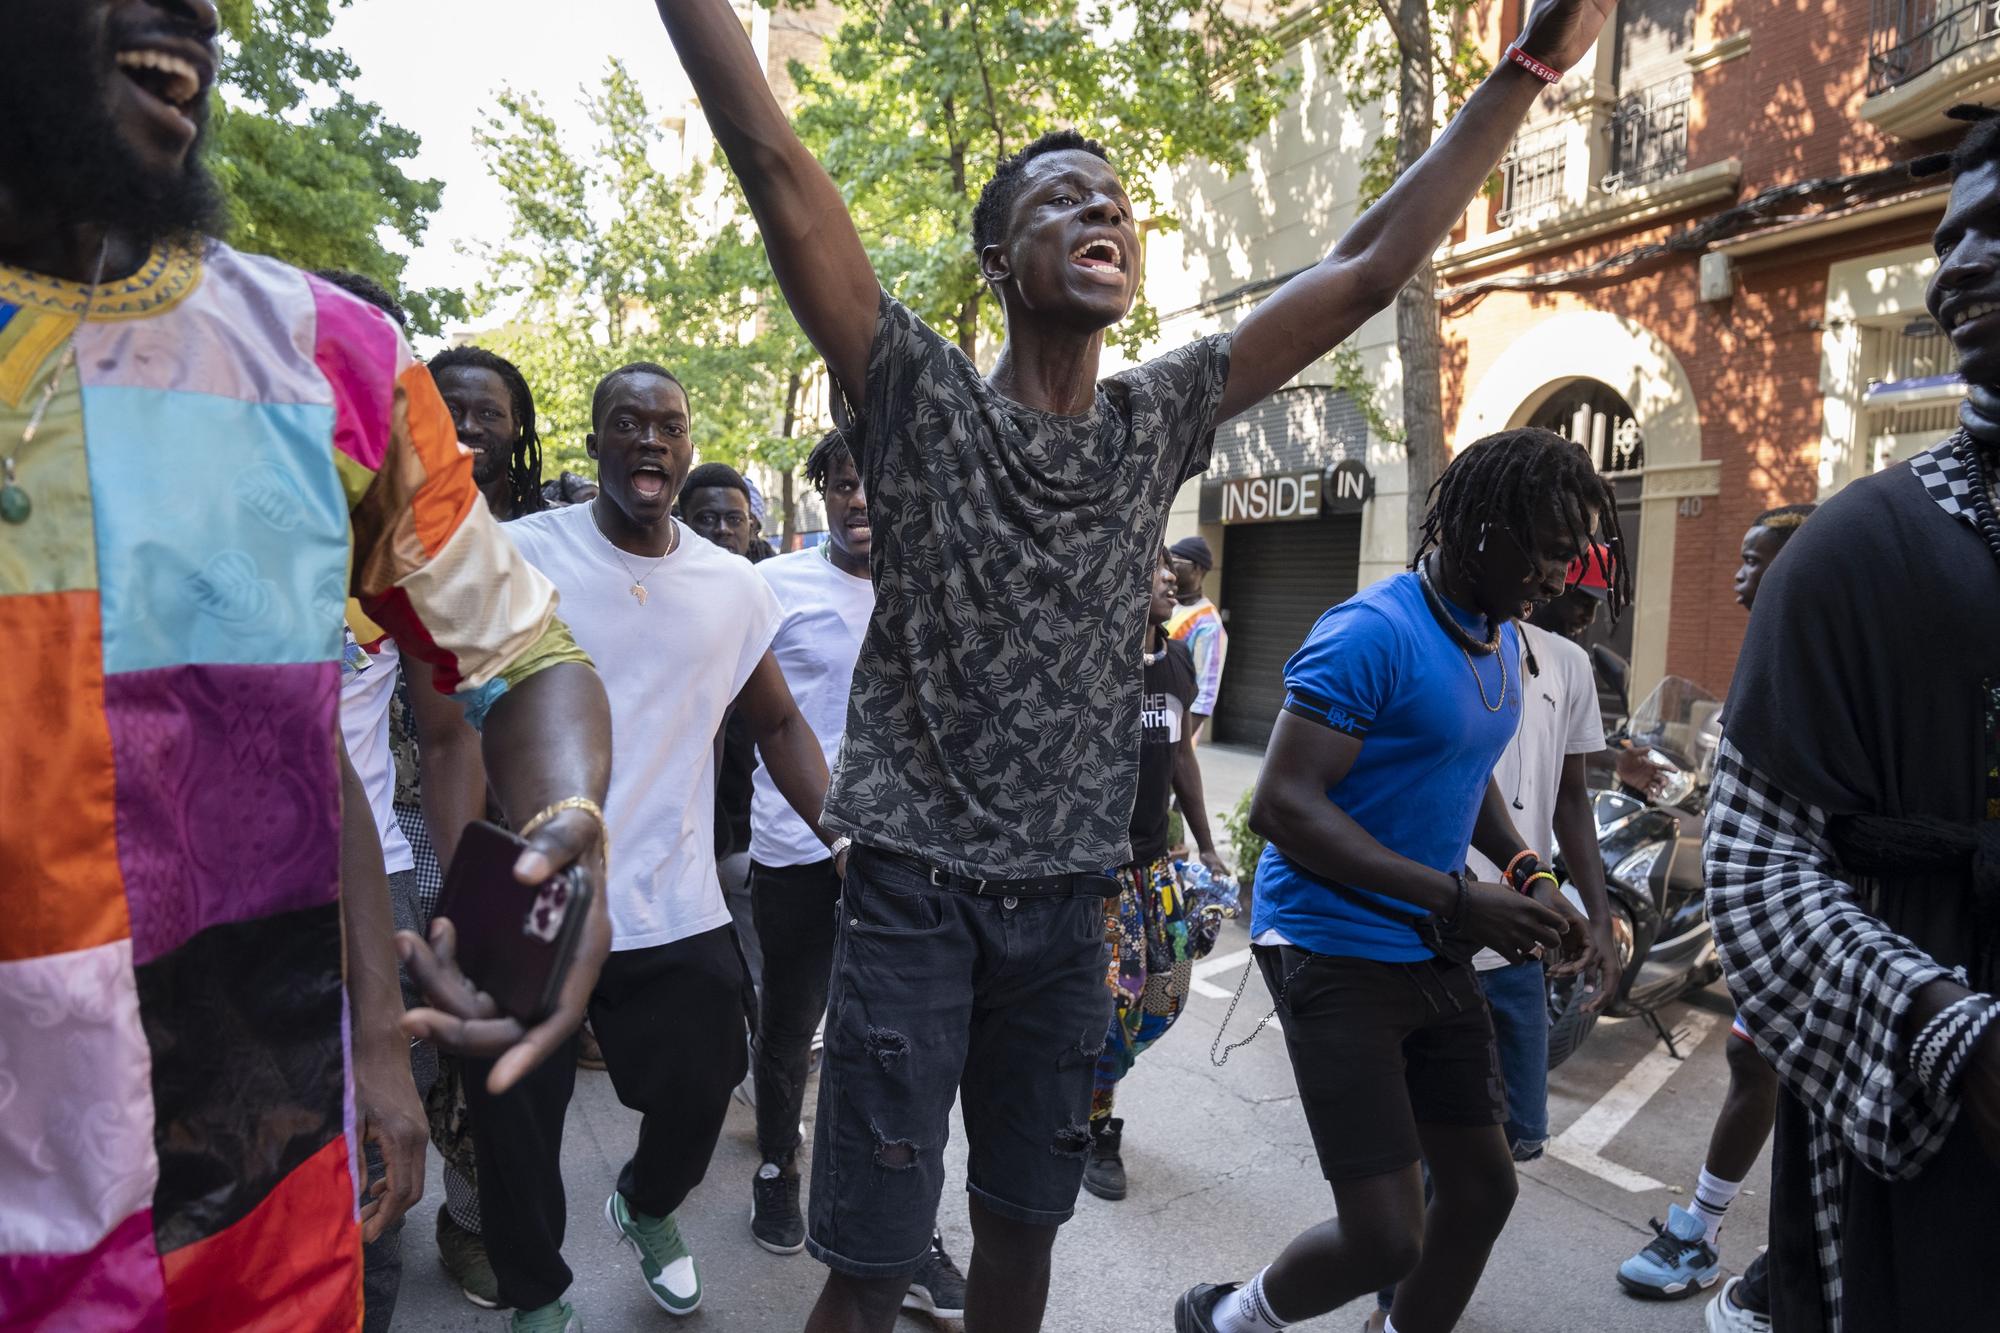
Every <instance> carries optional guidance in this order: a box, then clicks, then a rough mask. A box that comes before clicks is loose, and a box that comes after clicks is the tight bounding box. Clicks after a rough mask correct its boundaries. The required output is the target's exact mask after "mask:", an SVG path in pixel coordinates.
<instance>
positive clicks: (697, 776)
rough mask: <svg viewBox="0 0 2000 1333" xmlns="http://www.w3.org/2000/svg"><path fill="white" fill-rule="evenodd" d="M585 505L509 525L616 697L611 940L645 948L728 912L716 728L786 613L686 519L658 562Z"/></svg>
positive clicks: (609, 810)
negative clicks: (640, 589) (628, 550)
mask: <svg viewBox="0 0 2000 1333" xmlns="http://www.w3.org/2000/svg"><path fill="white" fill-rule="evenodd" d="M591 508H592V506H591V505H589V504H580V505H572V506H571V507H569V508H567V509H554V510H549V511H547V512H544V513H540V514H534V515H531V516H529V517H527V518H522V519H516V520H515V521H514V522H512V523H509V524H508V525H507V527H506V529H505V531H506V533H507V535H508V536H509V537H512V538H513V540H514V544H515V545H516V546H518V547H520V548H521V554H523V555H525V556H526V557H527V558H528V562H529V563H530V564H532V565H534V566H535V568H537V569H539V570H541V571H542V573H544V574H546V575H547V576H548V577H549V581H550V582H552V583H554V584H555V585H556V590H557V592H558V593H560V594H561V597H562V604H561V607H560V609H559V610H558V613H557V614H559V615H560V616H561V617H562V618H563V621H564V622H565V623H566V624H568V626H569V628H570V632H571V633H572V634H574V635H575V636H576V641H577V643H578V645H580V646H581V647H582V648H583V650H584V651H585V652H587V653H589V654H590V656H591V659H592V660H593V661H594V662H596V663H597V671H598V675H599V676H601V677H602V678H603V680H604V692H605V694H606V695H607V696H608V697H609V698H610V700H611V737H612V740H611V792H610V797H609V799H608V800H607V801H606V802H605V810H604V816H605V820H606V822H607V823H608V824H609V826H610V831H611V882H610V883H609V885H607V886H606V901H607V902H608V904H609V906H610V908H611V934H612V942H611V947H612V948H614V949H646V948H651V947H653V946H655V945H660V944H670V943H672V942H673V941H675V940H679V939H686V938H687V937H688V936H690V935H699V934H701V933H702V932H703V931H709V930H715V929H717V928H719V927H721V926H726V925H728V924H729V907H728V905H727V904H726V903H725V902H724V901H723V897H722V886H721V884H720V882H719V881H718V880H717V879H716V875H715V756H716V744H715V738H716V732H718V731H719V730H720V729H721V727H722V720H723V716H724V714H726V713H727V712H728V710H729V705H730V703H731V702H732V701H734V699H735V698H736V696H737V694H738V693H739V692H740V691H741V690H742V689H743V683H744V682H745V681H747V680H749V679H750V673H751V672H752V671H754V670H755V669H756V666H757V663H758V662H759V660H761V659H762V658H763V656H764V653H765V650H767V649H768V648H769V647H770V646H771V639H772V636H773V635H775V634H776V633H777V629H778V620H779V616H780V614H781V613H780V610H779V607H778V599H777V598H775V597H773V596H772V595H771V590H770V589H769V588H768V587H767V586H766V585H765V583H764V580H762V579H760V578H758V577H757V571H756V568H755V566H753V565H752V564H751V563H750V562H749V561H748V560H745V559H744V558H743V557H741V556H736V555H731V554H729V553H728V552H727V551H724V550H722V549H721V548H720V547H717V546H714V545H712V544H711V543H709V542H707V541H704V540H703V539H702V538H701V537H699V536H697V535H696V534H695V532H694V530H693V529H692V528H689V527H687V526H686V525H685V524H679V526H680V542H679V545H677V546H676V547H675V548H674V551H673V553H672V554H671V555H669V556H667V557H666V558H665V559H664V560H660V561H657V562H656V561H654V560H651V559H645V558H641V557H639V556H634V555H626V554H624V553H623V552H621V551H619V550H618V549H617V548H616V547H614V546H612V544H611V543H610V542H609V541H607V540H606V539H605V537H604V534H603V533H602V532H600V531H599V530H598V527H597V523H596V521H595V520H594V519H593V518H592V517H591ZM675 522H676V523H677V524H678V523H679V520H675ZM656 564H657V566H658V567H657V568H655V567H654V566H655V565H656ZM635 573H636V574H637V575H639V576H641V577H643V578H644V580H645V584H644V587H645V589H646V600H645V602H644V603H643V604H642V603H641V602H640V601H639V600H638V599H637V598H636V597H634V596H633V595H632V585H633V575H634V574H635Z"/></svg>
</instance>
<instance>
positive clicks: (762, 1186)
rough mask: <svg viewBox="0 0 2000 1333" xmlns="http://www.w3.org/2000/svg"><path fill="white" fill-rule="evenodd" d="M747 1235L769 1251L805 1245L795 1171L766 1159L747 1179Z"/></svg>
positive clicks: (793, 1249) (792, 1250) (790, 1250)
mask: <svg viewBox="0 0 2000 1333" xmlns="http://www.w3.org/2000/svg"><path fill="white" fill-rule="evenodd" d="M750 1235H751V1237H752V1238H753V1239H754V1240H755V1241H756V1242H757V1243H758V1244H759V1245H761V1246H763V1247H764V1248H765V1249H767V1250H769V1251H770V1252H771V1253H772V1254H797V1253H798V1252H799V1251H800V1250H803V1249H804V1248H805V1247H806V1219H805V1215H804V1214H803V1213H801V1212H800V1211H799V1173H798V1171H797V1170H795V1169H788V1168H786V1167H783V1166H780V1165H778V1163H776V1162H766V1163H764V1165H762V1166H760V1167H758V1168H757V1174H756V1175H755V1176H752V1177H751V1179H750Z"/></svg>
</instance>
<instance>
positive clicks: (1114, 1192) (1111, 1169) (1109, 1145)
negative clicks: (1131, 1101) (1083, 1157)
mask: <svg viewBox="0 0 2000 1333" xmlns="http://www.w3.org/2000/svg"><path fill="white" fill-rule="evenodd" d="M1124 1138H1125V1122H1124V1121H1123V1120H1120V1119H1118V1118H1117V1117H1116V1116H1113V1117H1111V1118H1110V1119H1108V1120H1093V1121H1091V1122H1090V1160H1089V1161H1088V1162H1086V1163H1084V1166H1083V1187H1084V1188H1085V1189H1087V1190H1089V1191H1090V1192H1091V1193H1092V1194H1095V1195H1096V1196H1097V1197H1098V1198H1100V1199H1111V1200H1113V1201H1116V1200H1118V1199H1122V1198H1124V1197H1125V1159H1124V1158H1122V1157H1120V1156H1119V1155H1118V1148H1119V1145H1120V1144H1121V1143H1122V1142H1123V1141H1124Z"/></svg>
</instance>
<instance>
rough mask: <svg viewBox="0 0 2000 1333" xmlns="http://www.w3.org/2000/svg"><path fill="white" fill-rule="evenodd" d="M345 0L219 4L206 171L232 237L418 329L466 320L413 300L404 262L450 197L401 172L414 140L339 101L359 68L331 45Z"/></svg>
mask: <svg viewBox="0 0 2000 1333" xmlns="http://www.w3.org/2000/svg"><path fill="white" fill-rule="evenodd" d="M348 2H349V0H222V4H221V12H222V26H223V34H224V41H223V63H222V74H221V79H220V84H221V93H220V95H219V96H218V97H217V99H216V103H215V115H214V122H213V126H212V134H213V139H212V142H211V147H210V162H211V164H212V165H213V167H214V169H215V174H216V177H217V179H218V180H219V181H220V182H221V184H222V187H223V190H224V192H225V194H226V196H227V198H228V203H229V213H230V222H231V238H232V240H233V241H234V242H235V243H236V244H237V245H239V246H241V247H242V248H243V249H245V250H250V251H254V252H257V253H259V254H269V255H275V256H277V257H278V258H280V259H283V260H285V261H287V262H288V263H292V264H297V265H299V266H300V267H302V268H345V269H353V270H354V271H356V272H359V273H365V274H367V275H368V276H369V277H371V278H374V279H375V280H376V281H377V282H380V283H382V284H383V285H384V286H386V287H388V288H389V289H390V290H391V291H394V292H398V293H400V294H401V295H402V296H403V299H404V303H405V305H406V306H407V307H408V309H409V311H410V315H411V318H412V319H413V321H414V322H415V323H416V326H417V327H418V328H419V329H420V330H422V331H424V332H428V333H436V332H438V331H439V329H440V327H441V325H442V323H443V322H444V321H445V320H447V319H456V318H463V317H464V314H465V304H464V301H463V299H462V298H461V297H460V296H459V295H458V294H457V293H455V292H448V291H441V290H430V291H408V290H406V289H405V288H404V286H403V282H402V277H403V269H404V266H405V264H406V263H407V257H406V256H405V255H404V254H402V253H399V252H398V251H397V250H392V249H390V248H389V247H388V246H386V245H384V244H383V241H382V233H383V232H384V231H385V230H386V231H388V232H389V233H391V234H393V235H395V236H397V237H399V238H401V240H402V241H403V242H404V243H405V244H407V245H408V246H410V247H412V248H414V247H415V246H417V245H418V244H420V243H421V242H422V240H423V236H424V230H425V228H426V227H427V226H428V225H429V221H430V217H431V214H433V213H434V212H436V211H437V208H438V204H439V202H440V199H441V197H442V195H443V189H444V187H443V186H442V185H441V184H440V183H439V182H437V181H434V180H413V179H411V177H410V176H409V175H408V173H406V172H405V171H404V169H403V166H402V164H403V163H404V162H407V161H408V160H409V159H410V158H412V157H414V156H415V155H416V152H417V148H418V140H417V136H416V135H414V134H412V133H410V132H409V131H408V130H406V129H403V128H402V127H401V126H398V125H395V124H392V123H389V122H387V121H385V120H384V119H383V118H382V109H381V108H380V107H378V106H376V105H374V104H373V103H371V102H363V101H359V100H357V99H356V98H354V97H353V96H351V95H350V94H348V93H347V92H345V91H342V90H341V86H342V85H343V84H345V83H346V82H348V81H349V80H351V79H352V78H354V76H355V74H356V73H357V71H356V69H355V66H354V62H353V61H352V60H350V59H349V58H348V56H347V54H346V53H345V52H343V51H341V50H339V49H338V48H337V47H334V46H331V45H328V44H327V42H326V38H327V36H328V34H329V33H330V32H331V31H332V29H333V21H334V16H335V12H336V10H338V9H340V8H344V7H345V6H346V5H347V3H348Z"/></svg>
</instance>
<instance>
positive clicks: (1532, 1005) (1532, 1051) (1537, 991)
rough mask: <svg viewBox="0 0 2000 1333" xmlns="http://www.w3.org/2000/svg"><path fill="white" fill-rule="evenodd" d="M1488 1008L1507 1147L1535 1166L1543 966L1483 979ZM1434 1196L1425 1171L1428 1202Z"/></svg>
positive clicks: (1385, 1299)
mask: <svg viewBox="0 0 2000 1333" xmlns="http://www.w3.org/2000/svg"><path fill="white" fill-rule="evenodd" d="M1479 988H1480V989H1481V990H1482V991H1484V992H1485V993H1486V1007H1487V1009H1488V1010H1490V1011H1491V1012H1492V1014H1493V1039H1494V1042H1495V1044H1496V1045H1498V1047H1499V1048H1500V1077H1501V1078H1502V1079H1503V1080H1504V1081H1505V1082H1506V1085H1507V1146H1508V1148H1510V1149H1511V1150H1512V1151H1513V1153H1514V1160H1515V1161H1517V1162H1532V1161H1534V1160H1535V1159H1536V1158H1537V1157H1540V1156H1541V1155H1542V1149H1543V1148H1545V1147H1547V1146H1548V1142H1549V996H1548V978H1547V976H1546V975H1545V974H1544V973H1543V971H1542V965H1541V963H1539V962H1529V963H1510V964H1509V965H1508V966H1506V967H1496V968H1494V969H1493V970H1491V971H1490V972H1481V973H1480V974H1479ZM1430 1194H1431V1172H1430V1168H1429V1167H1428V1166H1426V1167H1425V1168H1424V1198H1425V1199H1429V1198H1430ZM1395 1300H1396V1289H1395V1288H1394V1287H1384V1288H1383V1289H1382V1290H1381V1292H1380V1293H1379V1294H1378V1295H1377V1297H1376V1303H1377V1304H1379V1305H1380V1306H1381V1307H1382V1308H1383V1309H1384V1310H1387V1309H1388V1308H1390V1306H1392V1305H1393V1304H1395Z"/></svg>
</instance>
